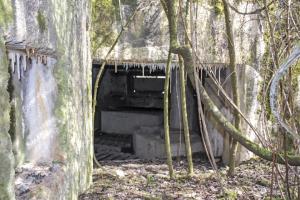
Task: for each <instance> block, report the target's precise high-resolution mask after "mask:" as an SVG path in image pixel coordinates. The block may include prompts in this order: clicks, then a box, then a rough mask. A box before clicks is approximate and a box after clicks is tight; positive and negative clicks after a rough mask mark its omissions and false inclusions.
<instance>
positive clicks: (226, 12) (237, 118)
mask: <svg viewBox="0 0 300 200" xmlns="http://www.w3.org/2000/svg"><path fill="white" fill-rule="evenodd" d="M223 6H224V15H225V24H226V34H227V43H228V52H229V59H230V61H229V62H230V71H231V77H230V78H231V88H232V97H233V102H234V103H235V105H236V106H237V107H238V108H240V99H239V96H240V95H239V92H238V88H237V85H238V78H237V71H236V58H235V45H234V38H233V32H232V22H231V18H230V11H229V7H228V4H227V1H226V0H223ZM240 123H241V118H240V115H239V113H238V111H237V110H234V125H235V128H236V129H237V130H239V129H240ZM229 144H230V145H229V146H230V150H229V170H228V175H229V176H232V175H233V174H234V168H235V161H236V151H237V146H238V143H237V141H236V140H234V139H233V138H232V137H230V143H229Z"/></svg>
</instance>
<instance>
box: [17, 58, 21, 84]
mask: <svg viewBox="0 0 300 200" xmlns="http://www.w3.org/2000/svg"><path fill="white" fill-rule="evenodd" d="M21 58H22V57H21V56H20V55H19V54H18V56H17V70H18V79H19V80H21V65H22V60H21Z"/></svg>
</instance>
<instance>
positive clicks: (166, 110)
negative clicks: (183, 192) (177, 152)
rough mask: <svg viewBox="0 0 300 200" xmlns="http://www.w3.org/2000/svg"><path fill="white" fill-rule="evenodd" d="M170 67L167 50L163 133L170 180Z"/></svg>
mask: <svg viewBox="0 0 300 200" xmlns="http://www.w3.org/2000/svg"><path fill="white" fill-rule="evenodd" d="M170 65H171V51H170V50H169V55H168V61H167V68H166V78H165V84H164V129H165V130H164V131H165V149H166V155H167V164H168V167H169V175H170V178H173V177H174V170H173V164H172V151H171V145H170V128H169V88H170V82H169V80H170Z"/></svg>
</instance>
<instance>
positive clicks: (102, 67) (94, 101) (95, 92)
mask: <svg viewBox="0 0 300 200" xmlns="http://www.w3.org/2000/svg"><path fill="white" fill-rule="evenodd" d="M137 11H138V8H136V9H135V11H134V12H133V13H132V15H131V16H130V18H129V19H128V21H127V22H126V24H125V26H123V27H122V29H121V31H120V33H119V34H118V36H117V38H116V39H115V41H114V43H113V45H112V46H111V47H110V49H109V51H108V52H107V54H106V56H105V59H104V61H103V63H102V65H101V67H100V70H99V72H98V74H97V77H96V81H95V86H94V94H93V103H92V104H93V109H92V112H93V116H92V117H93V118H92V120H93V127H94V122H95V113H96V106H97V97H98V87H99V83H100V80H101V78H102V76H103V73H104V70H105V65H106V60H107V59H108V57H109V55H110V54H111V52H112V50H113V49H114V48H115V46H116V44H117V43H118V41H119V39H120V37H121V36H122V34H123V32H124V30H125V28H126V27H127V26H128V25H129V24H130V22H131V21H132V20H133V18H134V17H135V15H136V13H137ZM93 132H94V133H95V131H94V130H93ZM94 138H95V136H94V137H93V139H94ZM93 144H94V141H93ZM93 159H94V162H95V164H96V165H97V166H98V167H101V165H100V163H99V162H98V160H97V158H96V156H95V153H94V155H93Z"/></svg>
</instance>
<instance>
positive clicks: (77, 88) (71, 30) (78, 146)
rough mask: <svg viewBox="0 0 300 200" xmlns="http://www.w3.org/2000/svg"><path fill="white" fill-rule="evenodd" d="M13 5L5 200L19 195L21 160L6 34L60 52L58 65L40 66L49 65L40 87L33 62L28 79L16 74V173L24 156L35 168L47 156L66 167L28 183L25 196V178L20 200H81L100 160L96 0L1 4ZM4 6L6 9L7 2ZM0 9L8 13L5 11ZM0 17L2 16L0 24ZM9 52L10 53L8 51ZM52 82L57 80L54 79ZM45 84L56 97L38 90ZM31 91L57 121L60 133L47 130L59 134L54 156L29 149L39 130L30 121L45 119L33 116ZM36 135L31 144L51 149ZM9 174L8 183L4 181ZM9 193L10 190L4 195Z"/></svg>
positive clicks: (0, 176)
mask: <svg viewBox="0 0 300 200" xmlns="http://www.w3.org/2000/svg"><path fill="white" fill-rule="evenodd" d="M10 4H11V5H12V8H13V9H12V20H11V21H10V23H8V26H7V28H6V29H4V28H3V27H4V26H3V24H0V29H1V32H0V41H1V48H0V61H1V62H0V63H1V64H0V67H1V70H0V71H1V72H0V80H1V89H0V90H1V95H2V94H3V95H2V97H1V98H0V99H1V101H0V102H1V109H2V108H4V110H3V111H4V113H5V114H4V115H1V117H0V123H1V124H0V127H1V129H0V130H1V131H0V136H1V142H0V152H1V154H0V156H2V152H5V154H4V155H3V156H4V157H3V159H2V157H1V160H3V161H4V160H6V162H2V163H3V164H4V165H5V166H0V199H14V195H13V192H12V188H13V170H14V167H13V162H14V159H12V154H11V151H12V145H11V142H10V138H9V135H7V134H8V128H9V124H10V122H9V106H8V105H9V98H8V92H7V91H6V89H7V85H8V82H9V81H8V80H9V78H8V77H9V76H8V70H9V65H8V62H7V59H5V54H4V53H5V48H4V46H3V44H4V40H3V35H4V36H5V39H6V41H15V42H23V43H26V44H27V45H28V46H30V47H33V48H35V49H39V50H41V49H50V50H51V52H52V51H53V52H54V53H53V55H50V56H48V58H51V59H53V60H54V62H53V65H51V66H50V65H49V67H48V65H47V66H42V65H41V66H42V67H43V69H42V71H40V72H39V73H38V74H40V75H41V74H42V77H44V76H45V79H43V78H41V79H40V83H41V84H40V87H37V88H32V87H30V84H27V83H28V82H34V83H39V80H38V79H36V77H37V76H30V74H32V73H33V72H37V71H33V70H34V69H39V70H41V69H40V68H36V67H34V66H30V67H29V68H28V71H27V72H24V73H23V74H22V75H21V76H22V78H23V79H22V80H21V81H20V80H18V78H17V77H16V76H17V74H16V73H15V74H12V77H13V79H12V82H13V85H14V90H13V91H11V94H12V96H13V99H12V103H11V104H12V108H13V109H14V110H15V113H14V116H13V118H12V119H11V120H10V121H13V126H14V130H15V132H14V133H13V134H14V138H12V139H13V144H14V152H15V157H16V163H17V164H18V165H19V166H18V168H17V171H19V169H22V162H23V161H24V160H26V161H28V162H30V163H32V165H30V166H31V169H30V170H35V169H37V168H38V165H39V162H40V161H46V162H47V163H48V165H49V166H52V165H53V164H54V163H57V164H55V166H56V167H58V168H59V170H54V171H57V175H55V173H54V175H53V177H54V178H47V180H46V179H43V180H42V184H39V185H38V186H36V185H34V184H32V185H29V186H28V189H29V190H28V192H26V193H25V194H22V195H21V193H20V191H18V190H20V189H21V190H22V189H24V187H25V186H24V185H22V182H21V183H20V182H17V183H16V189H17V194H18V195H19V196H17V199H27V198H29V197H30V198H34V197H36V198H38V199H77V196H78V193H80V192H83V191H84V190H85V189H86V188H87V187H88V186H89V184H90V183H91V175H92V163H93V161H92V152H93V149H92V137H93V134H92V120H91V113H92V112H91V84H92V83H91V59H90V51H89V47H90V42H89V27H90V22H89V14H90V6H89V2H88V1H86V0H75V1H68V0H51V1H46V0H45V1H44V0H42V1H38V0H15V1H13V2H9V1H7V0H5V1H4V3H3V0H1V5H5V6H7V5H10ZM0 8H1V9H2V7H1V6H0ZM4 10H6V9H4ZM0 13H1V15H2V13H3V12H2V10H1V12H0ZM1 20H2V16H1V17H0V22H1ZM37 51H38V50H37ZM9 52H11V51H10V50H9ZM33 59H37V57H36V56H35V55H33ZM5 60H6V61H5ZM37 63H38V62H37ZM43 73H44V74H43ZM23 76H24V77H23ZM34 77H35V78H34ZM48 80H51V81H53V82H47V81H48ZM36 81H37V82H36ZM46 83H51V84H50V85H48V89H49V90H50V88H51V87H53V88H54V90H53V91H54V92H53V93H51V95H50V96H51V101H47V98H45V96H43V93H39V92H37V91H39V89H41V88H43V87H45V84H46ZM52 83H53V84H52ZM30 89H32V90H34V92H35V93H36V94H40V98H41V99H36V98H37V97H38V96H39V95H38V96H36V97H34V96H33V97H32V100H33V101H37V102H40V101H44V102H46V103H45V104H44V105H45V109H46V110H49V114H48V115H47V117H50V118H51V119H52V122H51V123H52V124H51V127H52V128H53V129H52V130H53V131H52V132H48V134H49V135H50V138H51V139H53V143H51V145H50V146H51V147H49V150H50V151H51V152H52V153H51V154H49V155H50V156H48V157H47V160H43V159H41V160H40V159H35V157H36V156H32V155H33V153H32V152H37V151H36V150H35V151H28V147H29V146H30V144H31V143H28V140H29V138H30V137H31V135H34V134H36V132H35V131H31V130H33V129H30V123H34V122H36V123H38V122H39V120H40V118H39V115H40V114H41V112H40V111H39V110H37V111H36V113H37V115H36V116H34V115H30V117H28V116H27V115H26V111H28V109H29V110H30V109H31V108H32V107H30V104H27V103H26V102H29V101H27V100H29V99H28V98H27V96H26V95H29V93H30V92H29V90H30ZM46 89H47V88H46V87H45V90H46ZM29 96H30V95H29ZM26 99H27V100H26ZM2 104H3V105H2ZM41 105H42V104H41ZM33 108H37V107H33ZM2 118H3V119H2ZM2 122H3V124H2ZM40 126H42V124H36V127H40ZM2 138H5V140H2ZM33 138H34V137H33ZM35 139H36V140H37V143H36V144H35V145H32V147H33V149H37V148H36V147H37V146H42V145H43V144H44V145H45V148H42V149H43V150H45V149H46V146H47V145H48V143H44V140H43V137H41V138H39V137H36V138H35ZM38 142H40V144H39V143H38ZM45 142H46V141H45ZM22 144H23V145H22ZM3 148H4V149H3ZM2 149H3V150H2ZM41 154H42V153H41ZM50 169H53V168H49V170H50ZM2 170H5V171H2ZM21 171H22V170H21ZM4 172H5V174H4ZM24 173H25V172H24ZM52 173H53V171H52ZM20 177H22V174H18V176H17V180H20V179H19V178H20ZM3 180H4V182H5V184H4V185H2V181H3ZM20 184H21V185H20ZM58 185H59V187H58ZM32 188H35V189H34V190H33V189H32ZM37 191H39V192H37ZM1 195H2V196H1ZM3 195H6V196H4V197H3ZM20 195H21V196H20ZM2 197H3V198H2Z"/></svg>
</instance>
